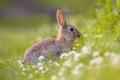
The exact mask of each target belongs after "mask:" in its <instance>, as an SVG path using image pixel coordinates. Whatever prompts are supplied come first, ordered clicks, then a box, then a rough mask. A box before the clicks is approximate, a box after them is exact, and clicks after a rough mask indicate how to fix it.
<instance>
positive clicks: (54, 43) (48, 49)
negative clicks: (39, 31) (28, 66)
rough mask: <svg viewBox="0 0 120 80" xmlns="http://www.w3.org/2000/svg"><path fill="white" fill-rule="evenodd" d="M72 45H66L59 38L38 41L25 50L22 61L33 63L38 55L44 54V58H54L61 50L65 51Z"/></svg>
mask: <svg viewBox="0 0 120 80" xmlns="http://www.w3.org/2000/svg"><path fill="white" fill-rule="evenodd" d="M70 49H72V47H71V46H70V45H67V44H66V42H65V43H64V42H63V41H61V40H57V39H53V38H49V39H46V40H43V41H39V42H37V43H35V44H34V45H32V46H31V47H30V48H28V49H27V50H26V51H25V55H24V58H23V61H24V62H30V63H35V62H38V59H39V56H41V55H42V56H44V57H45V58H48V57H52V58H56V57H58V56H59V55H60V54H62V53H63V52H67V51H69V50H70Z"/></svg>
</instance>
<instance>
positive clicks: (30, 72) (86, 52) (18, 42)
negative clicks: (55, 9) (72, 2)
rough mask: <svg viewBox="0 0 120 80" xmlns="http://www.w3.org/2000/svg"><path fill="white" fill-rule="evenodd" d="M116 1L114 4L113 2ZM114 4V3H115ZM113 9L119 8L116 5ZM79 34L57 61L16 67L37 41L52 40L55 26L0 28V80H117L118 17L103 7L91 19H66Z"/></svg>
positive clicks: (119, 57)
mask: <svg viewBox="0 0 120 80" xmlns="http://www.w3.org/2000/svg"><path fill="white" fill-rule="evenodd" d="M116 1H117V0H116ZM116 3H117V2H116ZM117 7H118V8H120V6H119V4H117ZM68 23H71V24H74V25H75V26H76V27H77V28H78V30H79V31H80V32H81V33H82V36H81V37H80V38H79V39H78V40H76V41H75V43H74V50H73V51H71V52H69V53H64V54H63V55H61V56H60V59H59V60H48V61H47V62H46V61H44V58H43V57H40V62H39V63H38V64H35V65H20V64H19V60H21V59H22V57H23V54H24V51H25V49H26V48H27V47H28V46H30V45H31V44H33V43H35V42H36V41H38V40H41V39H44V38H47V37H56V36H57V34H56V33H57V30H58V25H57V23H52V24H51V23H47V22H46V23H44V24H42V25H39V26H37V27H34V26H32V27H29V29H28V27H27V28H23V26H22V28H11V27H8V26H7V27H3V26H2V25H1V26H0V80H119V79H120V13H119V10H117V9H114V8H112V9H111V7H110V5H108V4H107V1H106V6H105V8H103V9H100V10H98V11H96V13H95V17H90V16H86V15H84V16H83V15H73V16H69V18H68Z"/></svg>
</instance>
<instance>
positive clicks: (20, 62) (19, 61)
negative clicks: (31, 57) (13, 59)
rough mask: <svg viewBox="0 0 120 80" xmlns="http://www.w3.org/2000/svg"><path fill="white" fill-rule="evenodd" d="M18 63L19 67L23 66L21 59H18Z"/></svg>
mask: <svg viewBox="0 0 120 80" xmlns="http://www.w3.org/2000/svg"><path fill="white" fill-rule="evenodd" d="M18 63H19V64H20V68H22V67H23V66H24V65H23V63H22V61H21V60H18Z"/></svg>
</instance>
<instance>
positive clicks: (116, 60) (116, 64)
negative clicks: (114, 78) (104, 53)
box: [111, 55, 120, 68]
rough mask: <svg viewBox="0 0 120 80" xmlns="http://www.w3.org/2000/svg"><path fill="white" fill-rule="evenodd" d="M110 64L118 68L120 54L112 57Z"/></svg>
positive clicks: (119, 65) (119, 66)
mask: <svg viewBox="0 0 120 80" xmlns="http://www.w3.org/2000/svg"><path fill="white" fill-rule="evenodd" d="M111 65H112V66H113V67H116V68H120V55H116V56H114V57H113V58H112V61H111Z"/></svg>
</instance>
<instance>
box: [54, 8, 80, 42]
mask: <svg viewBox="0 0 120 80" xmlns="http://www.w3.org/2000/svg"><path fill="white" fill-rule="evenodd" d="M56 18H57V22H58V24H59V25H60V30H59V38H65V39H67V40H70V41H74V40H75V39H76V38H79V37H80V36H81V33H80V32H79V31H78V30H77V29H76V28H75V27H74V26H73V25H69V24H66V17H65V14H64V12H63V11H61V10H57V13H56Z"/></svg>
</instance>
